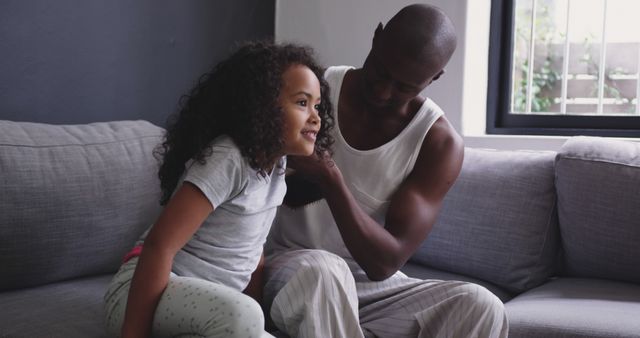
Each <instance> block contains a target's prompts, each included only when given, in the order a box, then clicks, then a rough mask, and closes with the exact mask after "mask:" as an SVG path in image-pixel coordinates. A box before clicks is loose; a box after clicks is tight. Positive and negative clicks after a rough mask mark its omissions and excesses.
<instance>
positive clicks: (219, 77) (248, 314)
mask: <svg viewBox="0 0 640 338" xmlns="http://www.w3.org/2000/svg"><path fill="white" fill-rule="evenodd" d="M322 75H323V74H322V69H321V68H320V67H319V66H318V65H317V64H316V62H315V61H314V59H313V57H312V55H311V52H310V50H309V49H307V48H303V47H298V46H294V45H275V44H271V43H266V42H257V43H249V44H246V45H244V46H242V47H241V48H239V49H238V50H237V51H236V52H235V53H234V54H233V55H231V57H229V58H228V59H227V60H225V61H223V62H221V63H220V64H218V65H217V66H216V67H215V68H214V69H213V70H212V71H211V72H210V73H208V74H206V75H205V76H203V78H201V80H200V82H199V84H198V85H197V86H196V87H195V88H194V89H193V90H192V91H191V93H190V95H189V96H187V100H186V102H185V103H184V104H183V105H182V109H181V111H180V112H179V113H178V114H177V115H176V116H174V118H173V120H172V121H171V122H170V123H169V126H168V128H167V133H166V136H165V141H164V143H163V144H162V146H161V147H159V148H158V152H159V154H160V155H161V156H162V164H161V167H160V170H159V177H160V186H161V188H162V193H163V195H162V198H161V204H163V205H164V209H163V211H162V213H161V215H160V217H159V218H158V220H157V221H156V222H155V224H154V225H153V226H152V227H151V228H150V230H148V231H147V232H146V233H145V234H144V235H143V236H142V239H141V241H140V242H139V243H138V246H136V247H135V248H134V250H132V251H131V252H130V253H129V254H127V256H126V257H125V260H126V262H125V263H124V264H123V265H122V267H121V268H120V270H119V271H118V273H117V274H116V275H115V277H114V279H113V281H112V282H111V284H110V286H109V289H108V291H107V293H106V295H105V309H106V324H107V327H108V330H109V332H110V333H111V334H113V335H121V336H122V337H149V336H151V335H153V336H155V337H175V336H180V337H260V336H270V335H269V334H267V333H266V332H265V331H264V317H263V314H262V310H261V308H260V305H259V304H258V303H257V302H256V301H255V300H253V299H252V298H250V297H249V296H247V295H245V294H243V293H242V291H243V290H245V289H247V286H248V285H249V281H250V279H251V275H252V272H254V270H256V267H257V266H258V264H259V262H260V261H261V255H262V246H263V244H264V242H265V238H266V236H267V233H268V231H269V228H270V226H271V223H272V221H273V218H274V215H275V212H276V207H277V206H278V205H280V204H281V203H282V200H283V197H284V194H285V191H286V186H285V183H284V172H285V166H286V157H285V155H311V154H312V153H313V152H314V151H315V152H316V153H318V154H321V153H323V152H325V151H327V150H328V148H329V146H330V144H331V142H332V139H331V138H330V136H329V134H328V130H329V129H330V128H331V127H332V125H333V118H332V115H331V103H330V102H329V100H328V86H327V84H326V82H325V81H324V80H323V78H322ZM321 98H322V100H321ZM256 273H257V272H256ZM251 284H252V285H254V284H256V286H257V287H256V288H255V289H258V290H261V287H262V286H261V285H260V282H259V280H256V279H253V280H252V283H251Z"/></svg>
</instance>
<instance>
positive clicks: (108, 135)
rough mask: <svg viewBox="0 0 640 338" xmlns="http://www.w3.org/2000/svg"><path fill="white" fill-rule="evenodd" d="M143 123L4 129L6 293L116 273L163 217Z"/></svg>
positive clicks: (0, 230)
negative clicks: (131, 249)
mask: <svg viewBox="0 0 640 338" xmlns="http://www.w3.org/2000/svg"><path fill="white" fill-rule="evenodd" d="M163 134H164V130H163V129H162V128H160V127H157V126H154V125H152V124H151V123H149V122H146V121H114V122H102V123H91V124H84V125H51V124H41V123H29V122H11V121H0V173H2V174H1V175H0V191H1V192H2V193H0V210H2V212H0V276H2V278H0V290H6V289H12V288H23V287H29V286H36V285H43V284H46V283H51V282H56V281H60V280H64V279H70V278H75V277H79V276H88V275H98V274H104V273H109V272H115V271H116V270H117V268H118V266H119V264H120V262H121V259H122V256H123V255H124V254H125V253H126V252H127V251H128V250H130V248H131V246H132V245H133V243H134V242H135V240H136V239H137V238H138V237H139V236H140V234H141V233H142V232H143V231H144V230H145V229H146V228H147V227H149V225H150V224H152V223H153V222H154V221H155V218H156V217H157V215H158V213H159V211H160V205H159V203H158V202H159V198H160V184H159V181H158V179H157V174H156V173H157V167H158V162H157V161H156V159H155V158H154V156H153V149H154V147H155V146H156V145H158V144H159V143H160V142H161V141H162V137H163Z"/></svg>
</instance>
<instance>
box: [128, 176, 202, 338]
mask: <svg viewBox="0 0 640 338" xmlns="http://www.w3.org/2000/svg"><path fill="white" fill-rule="evenodd" d="M213 209H214V207H213V206H212V205H211V203H210V202H209V200H208V199H207V198H206V197H205V196H204V194H203V193H202V192H201V191H200V190H199V189H198V188H197V187H196V186H194V185H193V184H191V183H188V182H186V183H185V184H183V185H182V186H181V187H180V188H179V190H178V191H177V192H176V193H175V195H174V196H173V197H172V198H171V200H170V201H169V203H168V204H167V205H166V206H165V208H164V210H163V211H162V213H161V214H160V217H159V218H158V221H157V222H156V223H155V224H154V225H153V227H152V228H151V231H149V234H148V236H147V238H146V239H145V241H144V248H143V250H142V253H141V255H140V258H139V260H138V265H137V266H136V271H135V273H134V275H133V280H132V282H131V289H130V290H129V298H128V301H127V309H126V312H125V318H124V324H123V326H122V337H123V338H126V337H149V336H151V324H152V322H153V315H154V313H155V309H156V306H157V305H158V301H159V300H160V295H161V294H162V292H163V291H164V289H165V287H166V286H167V283H168V280H169V273H170V272H171V266H172V264H173V257H174V256H175V254H176V252H178V250H180V249H181V248H182V247H183V246H184V245H185V243H187V241H188V240H189V239H190V238H191V236H192V235H193V234H194V233H195V232H196V230H198V228H199V227H200V225H201V224H202V222H204V220H205V219H206V218H207V216H208V215H209V214H210V213H211V212H213Z"/></svg>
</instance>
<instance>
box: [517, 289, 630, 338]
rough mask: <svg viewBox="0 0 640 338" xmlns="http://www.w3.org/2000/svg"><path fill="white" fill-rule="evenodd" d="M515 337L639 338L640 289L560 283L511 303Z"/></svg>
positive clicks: (519, 297)
mask: <svg viewBox="0 0 640 338" xmlns="http://www.w3.org/2000/svg"><path fill="white" fill-rule="evenodd" d="M505 309H506V310H507V317H508V318H509V336H510V337H531V338H534V337H548V338H555V337H593V338H595V337H598V338H601V337H603V338H604V337H612V338H613V337H616V338H617V337H638V334H639V333H640V320H638V318H640V285H633V284H628V283H621V282H614V281H605V280H598V279H579V278H560V279H557V280H554V281H552V282H549V283H547V284H544V285H542V286H540V287H538V288H535V289H533V290H529V291H527V292H526V293H524V294H521V295H519V296H517V297H515V298H514V299H512V300H511V301H509V302H507V303H506V304H505Z"/></svg>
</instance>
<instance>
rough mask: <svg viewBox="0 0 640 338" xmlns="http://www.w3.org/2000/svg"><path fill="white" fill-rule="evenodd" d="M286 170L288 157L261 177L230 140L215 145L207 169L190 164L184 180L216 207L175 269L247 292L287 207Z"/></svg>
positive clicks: (224, 138)
mask: <svg viewBox="0 0 640 338" xmlns="http://www.w3.org/2000/svg"><path fill="white" fill-rule="evenodd" d="M285 166H286V158H285V157H282V158H281V159H280V160H279V161H278V163H277V164H276V166H275V167H274V168H273V170H271V174H270V175H268V176H266V177H262V176H260V175H259V174H258V173H257V171H256V170H255V169H252V168H251V167H250V166H249V162H248V161H247V159H246V158H244V157H243V156H242V155H241V153H240V149H239V148H238V147H237V146H236V145H235V144H234V142H233V141H232V140H231V138H230V137H228V136H221V137H218V138H217V139H215V140H214V141H213V143H212V149H211V155H210V156H209V157H207V159H206V163H205V164H204V165H203V164H200V163H198V162H197V161H194V162H192V163H189V164H188V165H187V169H186V173H185V175H184V176H183V177H184V178H183V181H187V182H190V183H193V184H194V185H195V186H196V187H198V188H199V189H200V190H201V191H202V192H203V193H204V195H205V196H206V197H207V198H208V199H209V201H210V202H211V204H212V205H213V207H214V208H215V209H214V211H213V212H212V213H211V214H210V215H209V216H208V217H207V219H206V220H205V221H204V223H203V224H202V225H201V226H200V228H199V229H198V230H197V231H196V233H195V234H194V235H193V237H192V238H191V239H190V240H189V241H188V242H187V244H185V246H184V247H183V248H182V249H180V251H178V253H177V254H176V256H175V258H174V260H173V269H172V271H173V272H174V273H175V274H177V275H179V276H187V277H197V278H201V279H205V280H208V281H212V282H217V283H221V284H224V285H227V286H229V287H232V288H234V289H237V290H243V289H244V288H245V287H246V286H247V284H248V283H249V279H250V278H251V273H252V272H253V271H254V270H255V268H256V267H257V265H258V262H259V260H260V255H261V254H262V249H263V245H264V242H265V240H266V237H267V234H268V233H269V229H270V228H271V223H272V222H273V218H274V216H275V214H276V209H277V207H278V206H279V205H280V204H282V200H283V198H284V195H285V192H286V185H285V181H284V169H285ZM181 184H182V182H180V184H179V185H178V186H180V185H181Z"/></svg>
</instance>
